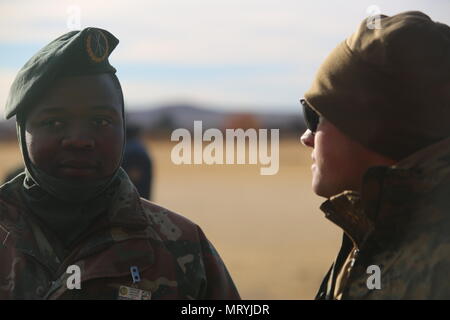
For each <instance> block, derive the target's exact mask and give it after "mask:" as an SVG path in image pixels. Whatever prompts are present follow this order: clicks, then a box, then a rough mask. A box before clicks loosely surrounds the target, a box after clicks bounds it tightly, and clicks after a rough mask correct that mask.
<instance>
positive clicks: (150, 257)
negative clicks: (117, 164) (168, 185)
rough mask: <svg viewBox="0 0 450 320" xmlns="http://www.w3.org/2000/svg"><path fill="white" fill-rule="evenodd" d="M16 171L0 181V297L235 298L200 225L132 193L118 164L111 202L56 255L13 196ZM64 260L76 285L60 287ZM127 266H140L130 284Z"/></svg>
mask: <svg viewBox="0 0 450 320" xmlns="http://www.w3.org/2000/svg"><path fill="white" fill-rule="evenodd" d="M24 176H25V174H22V175H20V176H18V177H16V178H15V179H14V180H13V181H11V182H9V183H7V184H5V185H3V186H2V187H1V188H0V244H1V247H0V261H1V262H2V263H1V264H0V299H116V298H117V297H118V290H119V288H120V286H127V287H133V286H135V287H137V288H139V289H142V290H145V291H146V292H151V297H152V299H239V294H238V292H237V290H236V288H235V286H234V284H233V281H232V279H231V278H230V276H229V274H228V271H227V270H226V267H225V266H224V264H223V262H222V260H221V258H220V257H219V255H218V253H217V252H216V250H215V249H214V247H213V246H212V245H211V243H210V242H209V241H208V240H207V238H206V237H205V235H204V234H203V231H202V230H201V229H200V227H199V226H197V225H196V224H194V223H192V222H190V221H189V220H187V219H186V218H183V217H182V216H180V215H178V214H176V213H173V212H170V211H168V210H167V209H164V208H161V207H159V206H157V205H155V204H153V203H151V202H149V201H147V200H144V199H142V198H139V196H138V193H137V191H136V189H135V188H134V186H133V185H132V184H131V182H130V180H129V179H128V176H127V175H126V174H125V173H124V172H123V171H121V174H120V175H119V177H120V179H118V181H116V184H119V186H118V187H117V188H118V190H119V192H117V194H116V195H115V196H114V198H113V200H112V201H111V205H110V206H109V207H108V208H107V210H106V211H105V213H104V215H102V217H101V218H100V219H98V220H97V222H96V223H95V224H94V225H92V226H91V227H90V228H89V229H88V230H87V231H86V232H85V233H84V234H83V236H82V237H81V238H80V240H78V241H77V242H76V243H75V244H74V245H73V246H72V248H71V249H70V254H69V255H67V256H66V257H65V258H64V259H63V261H60V259H59V257H58V255H57V254H56V253H55V250H54V247H55V245H57V244H56V243H55V242H53V241H50V240H49V236H50V235H49V234H47V233H46V232H44V231H43V229H42V225H40V224H39V223H38V222H37V221H36V220H35V219H33V215H32V214H31V212H30V210H29V209H28V208H27V205H26V203H24V202H23V201H21V200H22V196H21V188H23V179H24ZM70 265H77V266H79V267H80V269H81V289H71V290H69V289H68V288H67V285H66V284H67V279H68V277H69V276H70V273H66V271H67V268H68V266H70ZM130 266H137V267H138V270H139V272H140V277H141V281H140V282H138V283H137V284H135V285H133V280H132V277H131V274H130Z"/></svg>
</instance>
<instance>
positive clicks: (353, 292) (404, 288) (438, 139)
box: [301, 12, 450, 299]
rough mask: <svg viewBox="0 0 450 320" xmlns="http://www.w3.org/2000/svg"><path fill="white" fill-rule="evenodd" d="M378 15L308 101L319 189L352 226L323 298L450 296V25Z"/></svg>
mask: <svg viewBox="0 0 450 320" xmlns="http://www.w3.org/2000/svg"><path fill="white" fill-rule="evenodd" d="M370 19H371V18H368V19H366V20H364V21H363V22H362V23H361V25H360V26H359V28H358V30H357V31H356V32H355V33H354V34H353V35H352V36H350V37H349V38H348V39H347V40H345V41H343V42H342V43H341V44H339V45H338V46H337V47H336V48H335V49H334V50H333V51H332V52H331V54H330V55H329V56H328V58H327V59H326V60H325V62H324V63H323V64H322V66H321V67H320V68H319V70H318V73H317V75H316V78H315V80H314V82H313V84H312V86H311V88H310V89H309V91H308V92H307V93H306V94H305V99H304V100H302V104H303V108H304V117H305V120H306V123H307V126H308V130H307V131H306V132H305V133H304V134H303V136H302V138H301V141H302V143H303V144H304V145H305V146H308V147H310V148H312V149H313V150H312V159H313V165H312V174H313V179H312V187H313V190H314V192H315V193H316V194H317V195H319V196H321V197H324V198H327V200H326V201H325V202H324V203H323V204H322V205H321V210H322V211H323V212H324V213H325V215H326V218H327V219H329V220H331V221H332V222H334V223H335V224H337V225H338V226H339V227H340V228H342V230H343V231H344V233H343V240H342V246H341V249H340V251H339V254H338V256H337V258H336V260H335V262H334V263H333V264H332V266H331V268H330V270H329V272H328V274H327V275H326V277H325V279H324V280H323V282H322V285H321V287H320V289H319V292H318V294H317V296H316V299H450V276H449V270H450V197H449V195H450V28H449V26H448V25H446V24H443V23H439V22H434V21H433V20H431V19H430V17H428V16H427V15H425V14H424V13H421V12H404V13H401V14H398V15H394V16H391V17H388V16H384V15H382V16H380V17H379V23H380V26H379V27H375V28H374V27H373V25H371V20H370Z"/></svg>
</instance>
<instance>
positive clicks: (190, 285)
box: [0, 28, 239, 300]
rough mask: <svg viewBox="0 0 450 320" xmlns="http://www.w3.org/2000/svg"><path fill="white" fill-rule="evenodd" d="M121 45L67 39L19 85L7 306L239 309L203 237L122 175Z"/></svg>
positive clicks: (37, 60)
mask: <svg viewBox="0 0 450 320" xmlns="http://www.w3.org/2000/svg"><path fill="white" fill-rule="evenodd" d="M118 42H119V41H118V40H117V39H116V38H115V37H114V36H113V35H112V34H111V33H109V32H108V31H106V30H102V29H98V28H86V29H84V30H82V31H72V32H69V33H66V34H64V35H62V36H61V37H59V38H57V39H56V40H54V41H52V42H51V43H49V44H48V45H47V46H45V47H44V48H43V49H41V50H40V51H39V52H38V53H36V54H35V55H34V56H33V57H32V58H31V59H30V60H29V61H28V62H27V63H26V64H25V65H24V66H23V67H22V69H21V70H20V71H19V73H18V74H17V76H16V79H15V80H14V82H13V84H12V86H11V90H10V94H9V98H8V100H7V105H6V109H5V111H6V118H10V117H12V116H14V115H15V116H16V123H17V136H18V139H19V144H20V147H21V151H22V156H23V159H24V164H25V172H23V173H22V174H19V175H18V176H16V177H15V178H13V179H12V180H10V181H9V182H7V183H6V184H4V185H2V186H1V187H0V244H1V246H0V261H1V263H0V299H127V300H130V299H135V300H148V299H238V298H239V294H238V292H237V290H236V288H235V286H234V284H233V281H232V279H231V277H230V275H229V273H228V271H227V269H226V267H225V265H224V263H223V262H222V260H221V258H220V256H219V254H218V253H217V251H216V250H215V249H214V246H213V245H212V244H211V243H210V242H209V241H208V239H207V238H206V236H205V235H204V233H203V231H202V230H201V229H200V227H199V226H198V225H196V224H195V223H193V222H191V221H189V220H188V219H186V218H184V217H182V216H180V215H178V214H176V213H173V212H170V211H169V210H167V209H164V208H162V207H159V206H157V205H155V204H153V203H151V202H149V201H147V200H145V199H142V198H140V197H139V194H138V192H137V190H136V188H135V186H134V185H133V184H132V182H131V181H130V179H129V177H128V175H127V174H126V173H125V171H124V170H123V169H122V168H121V162H122V158H123V153H124V143H125V113H124V102H123V96H122V90H121V87H120V82H119V80H118V78H117V77H116V75H115V72H116V69H115V68H114V67H112V66H111V64H110V63H109V60H108V57H109V55H110V54H111V52H112V51H113V50H114V48H115V47H116V46H117V44H118ZM74 272H75V274H74Z"/></svg>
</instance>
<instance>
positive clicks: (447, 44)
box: [305, 11, 450, 160]
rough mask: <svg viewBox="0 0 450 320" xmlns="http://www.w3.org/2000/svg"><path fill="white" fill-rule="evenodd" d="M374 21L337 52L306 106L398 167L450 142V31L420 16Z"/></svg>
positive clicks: (326, 64)
mask: <svg viewBox="0 0 450 320" xmlns="http://www.w3.org/2000/svg"><path fill="white" fill-rule="evenodd" d="M379 22H380V26H381V28H374V24H373V18H368V19H366V20H364V21H363V22H362V23H361V24H360V26H359V28H358V29H357V31H356V32H355V33H354V34H353V35H352V36H350V37H349V38H348V39H347V40H345V41H343V42H342V43H340V44H339V45H338V46H337V47H336V49H334V50H333V51H332V52H331V54H330V55H329V56H328V58H327V59H326V60H325V62H324V63H323V64H322V66H321V67H320V68H319V71H318V73H317V75H316V78H315V80H314V82H313V84H312V86H311V88H310V89H309V91H308V92H306V93H305V100H306V101H307V102H308V103H309V105H310V106H311V107H312V108H313V109H315V110H316V111H317V112H318V113H319V114H321V115H322V116H323V117H324V118H326V119H327V120H329V121H330V122H331V123H333V124H334V125H335V126H336V127H338V128H339V129H340V130H341V131H342V132H344V133H346V134H347V135H348V136H350V137H352V138H353V139H355V140H356V141H359V142H360V143H361V144H363V145H365V146H366V147H368V148H369V149H371V150H373V151H376V152H378V153H380V154H382V155H385V156H387V157H389V158H391V159H394V160H400V159H402V158H404V157H406V156H408V155H410V154H412V153H414V152H416V151H418V150H420V149H422V148H424V147H426V146H428V145H430V144H433V143H435V142H437V141H439V140H441V139H444V138H447V137H449V136H450V27H449V26H447V25H446V24H443V23H439V22H434V21H432V20H431V19H430V17H428V16H427V15H425V14H424V13H422V12H418V11H411V12H404V13H401V14H397V15H394V16H391V17H388V16H380V20H379Z"/></svg>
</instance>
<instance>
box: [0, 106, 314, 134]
mask: <svg viewBox="0 0 450 320" xmlns="http://www.w3.org/2000/svg"><path fill="white" fill-rule="evenodd" d="M196 120H201V121H202V126H203V129H208V128H218V129H222V130H223V129H225V128H240V127H242V128H243V129H246V128H250V127H258V128H266V129H280V133H281V134H291V133H293V134H298V133H299V132H301V131H303V130H304V129H305V127H304V124H303V118H302V115H301V113H300V112H298V113H292V114H287V113H277V112H242V113H241V112H234V111H233V112H225V111H215V110H212V109H207V108H200V107H197V106H193V105H188V104H177V105H173V104H172V105H164V106H161V107H157V108H153V109H149V110H138V111H131V112H128V113H127V121H128V123H130V124H132V125H134V126H137V127H139V128H140V129H141V130H142V131H144V132H145V133H147V134H151V133H157V132H161V131H165V132H167V131H173V130H175V129H177V128H186V129H188V130H192V129H193V125H194V121H196ZM15 130H16V129H15V119H10V120H8V121H5V120H3V121H0V139H11V138H14V137H15V135H16V131H15Z"/></svg>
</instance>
